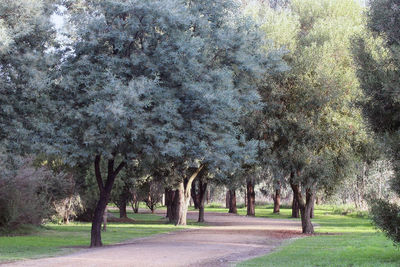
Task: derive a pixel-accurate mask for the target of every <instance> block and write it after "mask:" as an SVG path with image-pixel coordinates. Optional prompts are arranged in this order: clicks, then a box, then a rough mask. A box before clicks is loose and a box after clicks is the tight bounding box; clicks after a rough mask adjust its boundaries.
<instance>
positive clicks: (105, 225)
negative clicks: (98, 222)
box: [103, 206, 108, 232]
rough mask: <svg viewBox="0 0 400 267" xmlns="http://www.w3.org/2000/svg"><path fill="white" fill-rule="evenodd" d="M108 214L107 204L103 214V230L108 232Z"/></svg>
mask: <svg viewBox="0 0 400 267" xmlns="http://www.w3.org/2000/svg"><path fill="white" fill-rule="evenodd" d="M107 216H108V211H107V206H106V208H105V209H104V214H103V232H107V219H108V218H107Z"/></svg>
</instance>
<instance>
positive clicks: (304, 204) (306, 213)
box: [290, 183, 315, 234]
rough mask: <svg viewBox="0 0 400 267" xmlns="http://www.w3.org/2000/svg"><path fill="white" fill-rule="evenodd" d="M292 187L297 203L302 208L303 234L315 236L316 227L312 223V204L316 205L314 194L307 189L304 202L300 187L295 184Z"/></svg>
mask: <svg viewBox="0 0 400 267" xmlns="http://www.w3.org/2000/svg"><path fill="white" fill-rule="evenodd" d="M290 186H291V187H292V190H293V194H294V195H295V197H296V199H297V203H298V205H299V207H300V214H301V226H302V232H303V234H313V233H314V226H313V225H312V223H311V217H310V215H311V208H312V203H314V197H315V195H314V192H313V190H311V189H306V201H304V199H303V196H302V194H301V192H300V186H299V185H298V184H293V183H290Z"/></svg>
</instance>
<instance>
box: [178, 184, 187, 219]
mask: <svg viewBox="0 0 400 267" xmlns="http://www.w3.org/2000/svg"><path fill="white" fill-rule="evenodd" d="M177 193H178V201H177V204H178V205H177V206H176V215H177V218H176V221H175V225H186V215H187V210H188V207H189V198H188V197H185V185H184V182H181V183H180V184H179V188H178V190H177Z"/></svg>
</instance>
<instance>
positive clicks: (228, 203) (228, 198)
mask: <svg viewBox="0 0 400 267" xmlns="http://www.w3.org/2000/svg"><path fill="white" fill-rule="evenodd" d="M225 207H226V208H227V209H230V191H229V189H228V190H226V197H225Z"/></svg>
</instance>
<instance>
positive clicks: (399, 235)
mask: <svg viewBox="0 0 400 267" xmlns="http://www.w3.org/2000/svg"><path fill="white" fill-rule="evenodd" d="M370 215H371V219H372V221H373V223H374V224H375V226H376V227H377V228H378V229H380V230H381V231H382V232H384V233H385V235H386V236H387V237H388V238H390V239H391V240H393V242H394V244H395V245H396V246H399V245H400V207H399V206H397V205H396V204H392V203H389V202H388V201H385V200H381V199H378V200H374V201H371V202H370Z"/></svg>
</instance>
